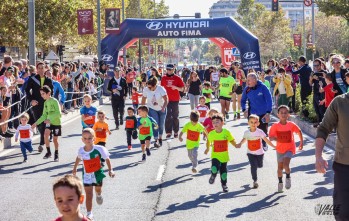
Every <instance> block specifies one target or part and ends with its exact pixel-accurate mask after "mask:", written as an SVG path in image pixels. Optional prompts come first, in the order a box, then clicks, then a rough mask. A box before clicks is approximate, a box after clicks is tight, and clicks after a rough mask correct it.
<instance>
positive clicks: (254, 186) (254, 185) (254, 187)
mask: <svg viewBox="0 0 349 221" xmlns="http://www.w3.org/2000/svg"><path fill="white" fill-rule="evenodd" d="M258 186H259V185H258V183H257V181H255V182H253V189H257V188H258Z"/></svg>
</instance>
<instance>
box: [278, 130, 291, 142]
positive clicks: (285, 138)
mask: <svg viewBox="0 0 349 221" xmlns="http://www.w3.org/2000/svg"><path fill="white" fill-rule="evenodd" d="M276 136H277V142H278V143H291V142H292V133H291V131H277V132H276Z"/></svg>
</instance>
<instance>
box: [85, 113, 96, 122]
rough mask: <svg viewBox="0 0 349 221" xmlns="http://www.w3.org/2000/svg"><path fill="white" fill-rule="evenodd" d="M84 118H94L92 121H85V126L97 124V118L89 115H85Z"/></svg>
mask: <svg viewBox="0 0 349 221" xmlns="http://www.w3.org/2000/svg"><path fill="white" fill-rule="evenodd" d="M84 116H85V117H92V118H91V119H88V120H84V122H85V124H87V125H91V124H94V123H95V119H96V116H91V115H88V114H85V115H84Z"/></svg>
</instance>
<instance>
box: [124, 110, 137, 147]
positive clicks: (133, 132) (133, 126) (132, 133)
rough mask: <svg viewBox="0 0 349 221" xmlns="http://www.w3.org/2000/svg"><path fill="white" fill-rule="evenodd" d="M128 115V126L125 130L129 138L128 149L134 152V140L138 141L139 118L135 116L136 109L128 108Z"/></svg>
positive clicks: (126, 125)
mask: <svg viewBox="0 0 349 221" xmlns="http://www.w3.org/2000/svg"><path fill="white" fill-rule="evenodd" d="M127 114H128V116H126V124H125V130H126V136H127V149H128V150H132V140H131V138H133V139H137V137H138V135H137V118H136V116H135V109H134V108H133V107H129V108H127Z"/></svg>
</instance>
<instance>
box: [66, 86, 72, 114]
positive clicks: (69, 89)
mask: <svg viewBox="0 0 349 221" xmlns="http://www.w3.org/2000/svg"><path fill="white" fill-rule="evenodd" d="M67 92H68V93H67V99H66V102H65V104H64V106H65V109H67V110H69V109H70V108H71V102H72V101H71V99H72V98H73V94H72V93H71V92H73V88H68V89H67Z"/></svg>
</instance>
